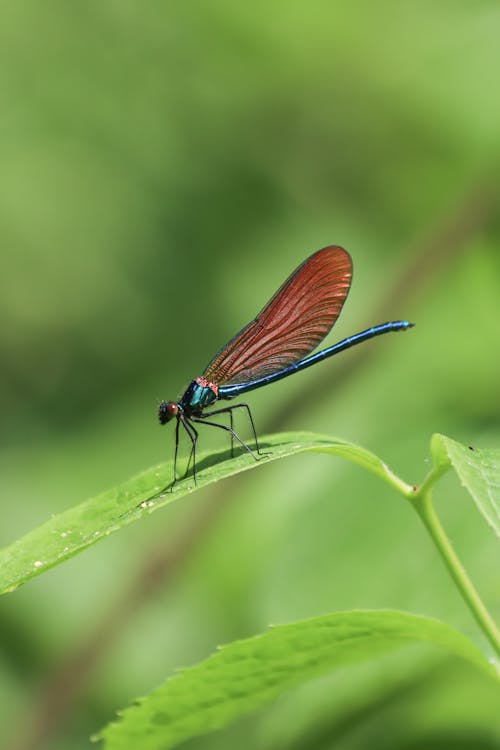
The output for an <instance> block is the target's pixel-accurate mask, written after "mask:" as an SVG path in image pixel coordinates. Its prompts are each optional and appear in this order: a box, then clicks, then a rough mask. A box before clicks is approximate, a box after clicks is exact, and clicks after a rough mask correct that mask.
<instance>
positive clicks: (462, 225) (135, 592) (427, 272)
mask: <svg viewBox="0 0 500 750" xmlns="http://www.w3.org/2000/svg"><path fill="white" fill-rule="evenodd" d="M495 198H496V183H495V181H494V180H493V179H485V180H483V182H481V183H479V184H476V185H475V186H474V187H473V188H472V189H471V190H469V192H468V193H467V194H466V195H465V196H463V197H462V199H461V201H460V202H459V203H458V205H456V206H455V207H454V209H453V210H451V211H450V212H449V213H448V214H446V215H445V216H444V217H442V218H441V220H440V221H439V223H438V224H437V225H436V226H435V228H434V229H433V230H432V231H430V232H429V234H428V237H427V238H426V239H424V240H423V241H422V242H420V243H419V244H418V245H417V247H416V248H415V249H414V251H413V252H412V253H410V256H411V258H412V259H413V261H412V262H411V263H410V264H409V265H408V266H407V267H406V268H405V269H404V270H403V272H402V274H401V276H400V277H399V278H398V279H396V281H395V283H394V284H393V286H392V288H390V289H389V290H388V291H387V294H386V296H385V299H384V301H383V303H382V304H381V305H380V306H379V307H377V308H376V309H375V310H374V312H373V315H374V319H376V320H378V319H380V320H382V319H385V318H386V317H387V315H388V313H387V311H388V309H389V305H390V308H391V310H394V309H398V307H403V304H402V303H403V302H404V303H405V306H407V304H408V303H409V302H412V301H414V300H416V299H418V298H419V297H421V296H422V295H423V294H424V293H425V290H426V287H427V286H428V285H429V284H431V283H435V282H436V279H437V278H438V277H439V275H440V274H441V273H442V272H443V271H444V269H447V268H449V267H450V266H451V264H452V263H454V262H456V261H457V259H458V257H459V256H460V254H462V253H463V252H465V251H466V249H467V245H468V242H469V241H470V240H471V238H472V237H474V236H475V235H477V234H478V233H479V232H480V231H481V230H482V229H483V228H484V227H485V226H486V225H487V223H488V221H489V220H490V219H491V217H492V215H493V210H494V206H495ZM400 303H401V304H400ZM376 351H377V349H376V347H361V349H360V351H359V352H356V353H353V355H351V356H350V357H348V358H345V359H341V360H340V362H339V365H338V367H337V370H336V376H335V388H336V391H337V392H339V389H340V385H341V384H342V383H343V382H346V380H347V379H348V378H349V377H350V376H351V373H352V371H353V370H355V369H356V368H358V367H359V366H360V364H361V362H363V364H364V363H365V362H366V360H367V359H368V358H373V357H375V356H376V354H375V352H376ZM326 370H327V368H324V369H323V370H322V369H321V368H318V370H317V374H314V375H313V374H311V375H310V376H309V377H310V378H311V377H313V378H314V377H315V378H316V381H315V384H314V381H313V384H312V387H311V382H310V381H309V383H308V387H307V389H304V392H303V393H302V396H301V398H300V399H297V398H295V400H294V408H293V410H292V409H291V408H290V404H289V403H286V404H283V406H282V408H281V410H280V411H278V412H276V413H275V414H274V415H273V417H272V418H271V420H269V421H268V423H267V425H266V428H267V430H270V431H272V430H273V429H275V427H277V426H279V428H280V429H282V428H283V425H284V424H286V423H287V420H289V419H290V415H291V414H292V412H293V419H294V420H296V419H297V414H298V410H299V409H300V410H301V411H307V409H308V408H310V405H311V399H312V396H311V394H314V393H315V392H316V391H317V390H318V389H319V390H321V389H322V388H323V387H324V386H326V385H327V384H329V382H330V380H331V375H330V374H329V373H328V372H327V371H326ZM323 373H324V374H323ZM234 481H237V480H234ZM207 494H208V497H207ZM233 496H234V493H233V491H232V482H226V483H225V484H224V485H223V486H222V489H221V486H220V485H219V486H218V487H217V490H216V491H215V490H211V491H210V490H205V504H204V505H202V506H197V508H196V511H195V512H194V514H193V516H192V517H191V518H190V519H188V520H187V525H186V527H185V528H184V530H183V531H180V532H179V533H178V534H177V536H176V538H175V540H171V542H170V546H168V545H165V544H164V543H162V544H161V546H159V547H158V548H157V549H155V550H153V552H152V553H151V555H150V556H149V558H148V559H147V560H145V561H144V563H143V565H142V567H141V568H140V569H139V571H138V574H137V576H136V578H135V579H134V581H133V582H132V583H131V584H130V586H129V588H128V589H127V590H126V591H125V592H124V593H123V594H122V596H121V597H120V598H119V599H118V600H117V601H116V602H115V603H114V604H113V605H112V606H111V608H110V610H109V611H108V613H107V614H106V615H105V616H104V617H103V618H102V620H101V622H100V623H99V624H98V625H97V627H96V628H94V630H92V632H91V633H90V634H89V635H88V636H87V637H86V639H85V640H84V641H83V643H81V644H79V645H77V646H76V647H75V649H74V651H73V653H71V654H69V655H68V656H67V657H66V658H65V660H64V661H63V662H62V664H60V665H59V666H58V667H57V668H56V670H55V671H54V672H53V673H52V674H50V675H48V676H47V678H46V679H45V681H44V683H43V684H42V685H41V686H40V688H39V696H38V699H37V700H36V703H35V705H34V707H33V711H32V715H31V717H30V718H29V719H28V720H27V721H26V723H25V726H24V727H23V731H22V734H20V736H18V738H17V741H16V742H14V743H13V744H12V745H11V750H41V747H42V743H43V742H45V741H47V740H48V739H49V737H50V735H51V734H53V733H54V732H56V731H57V729H58V728H59V727H60V725H61V724H63V722H64V720H65V719H66V718H67V716H68V715H69V714H70V713H71V711H72V710H73V708H74V706H75V704H76V702H77V700H78V699H79V697H80V696H81V695H82V693H84V691H85V688H86V686H87V684H88V683H89V681H90V679H91V677H92V675H93V673H94V672H95V670H96V669H97V668H98V666H99V665H100V663H101V662H102V661H103V660H104V659H105V657H106V654H107V652H108V650H109V648H110V645H111V644H112V642H113V640H114V639H115V638H116V635H117V633H118V632H119V631H120V630H121V629H123V628H124V627H129V626H130V621H131V619H132V617H133V616H134V614H136V613H137V611H138V609H139V607H141V606H142V605H144V604H145V602H146V601H147V600H148V599H149V598H150V597H151V596H152V595H153V594H154V592H155V590H156V589H157V588H158V587H159V586H160V585H161V586H162V587H163V589H165V586H166V585H167V584H168V583H169V582H170V581H172V580H173V579H174V577H175V575H176V573H177V571H178V570H179V569H181V568H182V566H183V564H184V563H185V562H186V560H187V559H189V556H190V554H191V553H192V551H193V550H195V549H196V548H197V546H198V544H199V543H200V542H201V540H202V539H203V538H204V537H205V536H206V534H207V532H208V531H209V529H210V528H211V527H213V526H214V524H215V523H216V521H217V519H218V517H219V515H220V514H221V513H222V512H223V510H224V509H225V507H226V505H228V504H229V502H230V501H231V500H232V498H233Z"/></svg>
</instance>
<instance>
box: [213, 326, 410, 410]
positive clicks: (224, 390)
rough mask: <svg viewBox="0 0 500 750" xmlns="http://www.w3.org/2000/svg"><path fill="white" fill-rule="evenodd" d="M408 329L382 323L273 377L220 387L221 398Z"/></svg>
mask: <svg viewBox="0 0 500 750" xmlns="http://www.w3.org/2000/svg"><path fill="white" fill-rule="evenodd" d="M407 328H413V323H408V321H407V320H396V321H392V322H389V323H382V324H381V325H378V326H372V328H367V329H366V331H361V333H356V334H354V336H349V337H348V338H346V339H342V341H339V342H338V343H337V344H333V346H329V347H328V348H327V349H322V350H321V351H320V352H316V354H311V355H310V356H309V357H306V358H305V359H301V360H300V362H295V363H294V364H293V365H289V366H288V367H285V369H284V370H279V371H278V372H273V373H272V374H271V375H265V376H264V377H262V378H257V380H250V381H248V383H237V384H235V385H220V386H219V398H222V399H230V398H236V396H239V395H241V394H242V393H247V392H248V391H253V390H255V388H261V387H262V386H263V385H267V384H268V383H274V382H275V381H276V380H281V379H282V378H287V377H288V376H289V375H292V373H294V372H299V371H300V370H305V369H306V367H311V365H314V364H316V362H321V360H322V359H326V358H327V357H332V356H333V355H334V354H338V352H343V351H344V349H349V348H350V347H351V346H354V345H355V344H360V343H361V342H362V341H367V339H371V338H373V337H374V336H380V335H382V334H383V333H389V332H390V331H403V330H405V329H407Z"/></svg>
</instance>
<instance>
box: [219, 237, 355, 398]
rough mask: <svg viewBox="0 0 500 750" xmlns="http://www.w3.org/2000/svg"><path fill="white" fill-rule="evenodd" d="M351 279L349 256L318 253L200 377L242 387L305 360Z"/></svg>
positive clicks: (334, 250)
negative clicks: (239, 384) (238, 384)
mask: <svg viewBox="0 0 500 750" xmlns="http://www.w3.org/2000/svg"><path fill="white" fill-rule="evenodd" d="M351 278H352V263H351V258H350V256H349V253H347V252H346V251H345V250H344V249H343V248H341V247H337V246H335V245H332V246H330V247H324V248H323V249H322V250H318V251H317V252H316V253H314V254H313V255H311V256H310V257H309V258H307V260H305V261H304V262H303V263H302V265H300V266H299V267H298V268H297V269H296V270H295V271H294V272H293V273H292V275H291V276H290V277H289V278H288V279H287V280H286V281H285V283H284V284H283V285H282V286H281V287H280V288H279V289H278V291H277V292H276V294H275V295H274V296H273V297H272V298H271V300H270V301H269V302H268V303H267V305H266V306H265V307H264V308H263V310H261V312H260V313H259V314H258V315H257V317H256V318H255V320H252V321H251V322H250V323H249V324H248V325H246V326H245V327H244V328H242V329H241V331H240V332H239V333H237V334H236V336H234V337H233V338H232V339H231V341H229V343H228V344H226V346H225V347H223V349H221V350H220V352H219V353H218V354H216V356H215V357H214V358H213V360H212V361H211V362H210V364H209V365H208V367H207V368H206V370H205V372H204V375H205V377H206V378H207V379H208V380H211V381H214V382H216V383H218V384H219V385H222V384H225V383H245V382H248V381H250V380H255V379H256V378H260V377H264V376H265V375H270V374H271V373H273V372H278V370H282V369H283V368H285V367H287V366H288V365H291V364H293V363H294V362H298V361H299V360H300V359H303V358H304V357H306V356H307V355H308V354H309V353H310V352H312V351H313V349H315V348H316V347H317V345H318V344H319V342H320V341H322V339H324V337H325V336H326V334H327V333H328V332H329V331H330V329H331V327H332V326H333V324H334V323H335V321H336V320H337V318H338V316H339V314H340V311H341V310H342V305H343V304H344V301H345V298H346V297H347V294H348V292H349V287H350V285H351Z"/></svg>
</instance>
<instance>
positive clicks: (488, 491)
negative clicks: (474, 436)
mask: <svg viewBox="0 0 500 750" xmlns="http://www.w3.org/2000/svg"><path fill="white" fill-rule="evenodd" d="M431 452H432V457H433V459H434V462H435V464H441V465H442V464H443V462H445V461H446V460H447V461H448V465H449V464H451V465H452V466H453V468H454V469H455V471H456V472H457V474H458V476H459V479H460V481H461V482H462V484H463V485H464V487H465V488H466V489H467V490H468V491H469V492H470V494H471V495H472V498H473V500H474V502H475V503H476V505H477V507H478V509H479V511H480V513H482V515H483V516H484V518H485V519H486V522H487V523H488V524H489V525H490V526H491V527H492V529H493V530H494V531H495V532H496V534H497V536H500V450H483V449H480V448H475V447H474V446H472V445H471V446H469V447H466V446H465V445H462V444H461V443H457V441H456V440H452V439H451V438H449V437H446V436H445V435H433V437H432V442H431Z"/></svg>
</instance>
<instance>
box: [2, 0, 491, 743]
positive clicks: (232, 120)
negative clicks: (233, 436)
mask: <svg viewBox="0 0 500 750" xmlns="http://www.w3.org/2000/svg"><path fill="white" fill-rule="evenodd" d="M0 16H1V20H0V102H1V119H0V165H1V168H0V252H1V274H0V369H1V384H0V408H1V425H0V428H1V433H2V447H1V454H0V488H1V498H2V499H1V503H2V505H1V508H2V511H1V515H2V521H1V524H0V542H1V543H2V544H8V543H10V542H11V541H13V540H14V539H16V538H17V537H18V536H20V535H21V534H23V533H25V532H27V531H28V530H29V529H31V528H32V527H34V526H35V525H37V524H39V523H42V522H43V521H44V520H45V519H47V518H48V517H50V515H51V514H53V513H57V512H59V511H62V510H64V509H65V508H68V507H70V506H72V505H73V504H75V503H77V502H79V501H82V500H84V499H86V498H87V497H89V496H92V495H93V494H95V493H97V492H99V491H101V490H103V489H106V488H108V487H111V486H113V485H115V484H116V483H118V482H120V481H121V480H123V479H125V478H128V477H129V476H130V475H132V474H133V473H134V472H136V471H139V470H141V469H143V468H145V467H147V466H149V465H151V464H153V463H155V462H157V461H159V460H163V459H164V458H165V457H167V456H169V455H170V452H171V450H172V445H173V430H171V429H170V430H169V429H168V428H162V429H160V427H159V426H158V424H157V421H156V416H155V411H156V406H157V402H158V400H159V399H161V398H166V399H171V398H175V397H176V396H177V395H179V394H180V393H181V392H182V390H183V387H184V386H185V385H186V384H187V383H188V382H189V380H190V379H191V378H192V377H193V376H196V375H198V374H200V372H201V370H202V368H203V367H204V366H205V364H206V363H207V362H208V360H209V359H210V358H211V357H212V355H213V354H214V353H215V351H217V349H218V348H219V347H220V346H221V345H222V344H223V343H224V342H225V341H226V340H227V339H228V338H229V337H230V336H231V335H233V334H234V333H235V331H236V330H238V329H239V328H240V327H241V326H242V325H243V324H245V323H246V322H247V321H248V320H249V319H250V317H252V316H253V315H254V314H255V313H256V312H257V311H258V310H259V309H260V307H261V306H262V305H263V304H264V303H265V302H266V300H267V298H268V297H269V296H270V294H271V293H273V292H274V291H275V289H276V288H277V287H278V285H279V284H280V283H281V282H282V281H283V280H284V278H285V277H286V276H287V275H288V274H289V273H290V272H291V271H292V270H293V268H295V266H296V265H298V263H300V262H301V261H302V260H303V259H304V258H305V257H306V256H307V255H309V254H310V253H311V252H313V251H314V250H316V249H318V248H320V247H322V246H324V245H327V244H331V243H337V244H342V245H344V246H345V247H346V248H348V249H349V251H350V252H351V254H352V256H353V259H354V268H355V272H354V282H353V288H352V291H351V294H350V296H349V299H348V301H347V303H346V305H345V307H344V311H343V314H342V317H341V320H339V322H338V324H337V326H336V329H335V334H332V335H331V336H330V338H329V339H328V342H329V343H333V341H334V340H337V339H339V338H341V337H343V336H345V335H348V334H350V333H353V332H355V331H357V330H360V329H362V328H364V327H367V326H369V325H371V324H374V323H380V322H383V321H385V320H388V319H397V318H400V317H404V318H408V319H411V320H413V321H415V322H416V324H417V325H416V327H415V328H414V329H413V330H412V331H411V332H409V333H407V334H398V335H397V336H388V337H384V338H383V339H379V340H377V341H373V342H369V343H367V344H365V345H363V347H360V349H359V350H358V351H355V350H352V351H350V352H346V353H344V354H342V355H340V356H339V358H338V359H335V360H331V361H329V362H328V363H324V364H323V365H318V367H317V368H314V370H310V371H308V372H307V373H303V374H301V375H299V376H297V377H296V378H291V379H289V380H287V381H284V382H282V383H280V384H279V385H274V386H270V387H269V388H267V389H264V390H262V391H258V392H256V393H255V394H252V395H251V397H250V398H249V400H250V402H251V405H252V408H253V412H254V416H255V420H256V423H257V426H258V429H259V431H260V432H261V433H265V432H266V431H275V430H285V429H304V430H315V431H319V432H326V433H329V434H332V435H337V436H340V437H343V438H345V439H349V440H352V441H355V442H359V443H360V444H362V445H364V446H365V447H367V448H369V449H370V450H372V451H373V452H375V453H377V454H378V455H380V456H381V457H382V458H383V459H384V460H386V461H387V462H388V463H389V465H390V466H391V467H392V468H393V469H394V470H396V471H397V472H398V473H400V474H401V475H402V476H403V478H405V479H406V480H407V481H409V482H415V483H417V482H419V481H421V479H422V478H423V476H424V474H425V473H426V472H427V470H428V469H429V466H430V465H429V459H428V444H429V439H430V436H431V434H432V433H433V432H437V431H438V432H443V433H445V434H448V435H450V436H452V437H454V438H456V439H458V440H460V441H462V442H464V443H466V444H470V443H472V444H474V445H477V446H481V447H493V446H498V445H499V442H500V427H499V416H500V395H499V394H500V390H499V386H498V384H499V364H500V361H499V347H498V344H499V336H500V310H499V300H500V250H499V248H500V222H499V214H498V211H497V199H498V187H499V179H498V178H499V161H498V147H499V132H500V97H499V96H498V79H499V64H500V46H499V44H498V39H499V37H500V8H499V7H498V4H497V3H496V2H491V1H488V0H480V1H479V2H476V3H466V2H459V1H456V2H432V3H431V2H428V1H426V0H420V1H419V2H408V3H397V2H386V1H382V2H377V3H370V2H359V3H358V2H355V3H338V2H334V3H332V2H316V1H313V2H311V3H288V2H281V1H278V2H274V3H264V2H259V1H257V2H256V3H249V4H243V3H232V2H229V1H228V0H217V1H215V2H210V3H203V2H196V1H195V2H191V3H175V2H174V3H162V2H152V3H148V4H146V5H144V4H141V3H137V2H131V1H124V2H116V1H113V0H107V1H105V2H87V3H84V4H81V3H80V4H74V3H71V4H70V3H64V2H57V1H56V0H49V2H45V3H36V2H34V1H30V0H28V1H27V2H23V3H10V4H8V5H5V6H4V7H3V8H2V10H1V12H0ZM241 429H242V433H243V434H246V433H245V430H246V429H247V428H246V425H245V424H244V423H243V424H241ZM202 441H203V442H202V445H203V447H205V448H210V447H214V448H216V447H221V446H222V445H226V443H225V442H224V440H223V439H222V438H220V437H219V436H215V435H211V434H210V433H209V431H208V430H207V431H205V432H204V433H203V435H202ZM437 502H438V509H439V513H440V515H441V516H442V518H443V521H444V523H445V525H446V527H447V529H448V531H449V533H450V535H451V537H452V539H453V541H454V543H455V544H456V547H457V549H458V551H459V554H460V556H461V557H462V559H463V560H464V562H465V564H466V566H467V568H468V570H469V572H470V574H471V576H472V577H473V579H474V580H475V581H476V583H477V585H478V588H479V590H480V593H481V594H482V596H483V597H484V599H485V600H486V602H487V603H488V605H489V607H490V608H491V611H492V612H493V614H494V615H495V616H496V617H497V618H498V617H499V616H500V583H499V573H498V571H499V565H498V552H497V548H496V545H495V540H494V539H493V536H492V534H491V533H490V531H489V530H488V529H487V527H486V526H485V524H484V523H483V521H482V520H481V519H480V518H479V517H478V516H477V514H476V512H475V511H474V509H473V508H472V505H471V503H470V500H469V499H468V497H467V495H466V493H465V492H464V491H463V490H462V488H461V487H460V486H459V484H458V482H457V481H456V480H455V479H454V478H453V477H452V476H450V477H447V478H446V479H445V480H444V481H443V482H441V484H440V486H439V491H438V497H437ZM356 607H359V608H366V607H380V608H385V607H397V608H402V609H406V610H410V611H414V612H419V613H425V614H428V615H433V616H436V617H440V618H442V619H444V620H446V621H447V622H449V623H451V624H454V625H455V626H456V627H458V628H460V629H461V630H462V631H463V632H465V633H467V634H468V635H470V637H472V638H473V639H474V640H476V641H477V642H481V637H480V635H479V634H478V631H477V629H476V627H475V625H474V623H473V621H472V619H471V617H470V615H469V614H468V612H467V610H466V609H465V606H464V604H463V602H462V601H461V599H460V598H459V596H458V594H457V593H456V591H455V589H454V587H453V586H452V584H451V582H450V580H449V578H448V575H447V573H446V571H445V570H444V569H443V567H442V565H441V563H440V561H439V559H438V557H437V554H436V552H435V550H434V549H433V547H432V546H431V544H430V542H429V540H428V539H427V538H426V536H425V533H424V531H423V529H422V528H421V527H420V525H419V522H418V520H417V518H416V517H415V516H414V514H412V512H411V510H410V509H409V508H408V507H406V506H405V504H404V503H403V502H402V501H401V499H400V498H398V497H397V496H396V495H395V494H391V491H390V490H389V489H388V488H387V487H386V486H385V485H383V484H382V483H380V482H377V480H376V479H375V478H374V477H373V476H370V475H367V474H364V473H362V472H361V470H359V469H358V468H356V467H355V466H353V465H351V464H347V463H344V462H342V461H340V460H332V459H331V458H328V457H326V456H314V455H309V456H301V457H297V458H295V459H293V460H289V461H288V462H286V463H285V462H277V463H275V464H273V465H269V466H262V467H259V469H258V470H257V471H254V472H250V473H245V474H243V475H241V476H240V477H237V478H235V479H233V480H230V481H227V482H225V483H219V485H218V486H217V487H216V488H215V489H212V490H208V489H207V490H205V491H202V492H199V493H195V494H194V495H193V496H192V497H190V498H188V499H185V500H183V501H182V502H181V503H179V504H178V505H177V506H176V505H174V506H172V507H170V508H168V509H166V510H165V511H162V512H160V513H156V514H154V515H153V516H151V517H150V518H147V519H145V520H143V521H141V523H138V524H134V525H133V526H132V527H128V528H126V529H124V530H122V532H121V533H120V534H116V535H115V536H114V537H112V538H109V539H107V540H106V541H105V542H103V543H102V544H99V545H97V546H95V547H94V548H92V549H90V550H89V551H87V552H85V554H82V555H79V556H78V557H76V558H74V559H73V560H71V561H69V562H68V563H66V564H65V565H63V566H60V567H58V568H56V569H54V570H53V571H51V572H49V573H47V574H45V575H43V576H41V577H40V578H39V579H37V580H34V581H33V582H31V583H29V585H27V586H25V587H24V588H22V589H21V590H19V591H17V592H16V593H15V594H11V595H9V596H7V597H4V598H3V599H2V600H1V601H0V664H1V669H0V705H1V706H2V715H3V717H4V718H2V720H1V726H0V735H4V736H3V738H2V739H0V745H1V746H2V748H3V747H5V748H7V747H9V748H16V750H31V749H32V748H36V750H38V749H39V748H54V749H55V750H63V748H64V749H65V748H69V747H71V748H72V749H73V750H79V748H87V747H89V740H88V737H89V735H90V734H91V733H92V732H94V731H96V730H97V729H98V728H99V727H100V726H102V725H103V724H105V723H106V722H107V721H108V720H109V719H110V718H111V717H112V716H113V715H114V711H115V710H116V709H118V708H119V707H122V706H124V705H126V704H127V703H128V702H129V701H130V700H131V699H133V698H134V697H135V696H137V695H141V694H144V693H147V692H149V690H151V689H152V688H153V687H154V686H156V685H157V684H158V683H160V682H161V681H163V679H164V678H165V677H166V676H167V675H169V674H171V673H172V671H173V670H174V669H175V668H176V667H179V666H185V665H189V664H192V663H195V662H196V661H197V660H200V659H203V658H204V657H206V656H207V655H208V654H209V653H210V652H211V651H212V650H213V649H214V647H215V646H216V645H217V644H220V643H224V642H228V641H230V640H232V639H234V638H238V637H245V636H248V635H251V634H255V633H257V632H262V631H263V630H264V629H265V628H266V626H267V625H268V624H269V623H277V622H287V621H292V620H296V619H300V618H303V617H308V616H312V615H317V614H321V613H326V612H331V611H334V610H341V609H349V608H356ZM483 645H484V644H483ZM497 701H498V695H497V694H496V693H495V692H494V690H493V688H492V686H491V685H490V684H489V683H488V682H487V680H486V679H485V678H483V677H482V676H481V675H478V674H476V673H475V672H474V671H473V670H472V669H471V668H469V667H467V666H466V665H463V664H461V663H459V662H457V661H456V660H451V659H450V660H448V659H445V658H444V657H443V655H442V654H436V652H433V651H431V650H430V649H428V650H427V649H415V650H413V651H409V652H404V653H399V654H397V655H396V656H393V657H391V658H388V659H385V660H383V661H379V662H377V663H376V664H373V665H368V666H364V667H359V668H356V669H353V670H346V671H345V672H344V673H342V674H340V675H337V676H336V677H335V678H328V679H324V680H318V681H316V682H314V683H313V684H311V685H309V686H307V688H305V689H302V690H298V691H296V692H294V693H292V694H290V695H287V696H284V697H283V698H282V699H281V700H280V701H278V702H277V703H276V704H275V705H274V706H273V707H272V708H270V709H266V710H265V711H261V712H260V713H258V714H257V715H255V716H253V717H251V718H250V719H249V720H244V721H241V722H239V723H237V724H236V725H235V726H234V727H232V728H231V729H230V730H228V731H225V732H220V733H217V734H214V735H212V736H210V737H207V738H201V739H199V740H196V741H193V742H191V743H188V745H186V747H189V748H193V749H194V748H196V749H198V748H200V749H201V748H203V749H205V748H209V749H212V748H222V749H223V750H224V748H233V747H235V746H236V745H239V746H240V747H245V748H257V749H258V750H270V748H273V749H275V748H277V749H278V750H281V749H283V750H284V749H285V748H287V749H288V748H292V749H293V750H299V749H302V748H308V749H309V750H311V749H313V750H314V749H316V748H318V750H319V749H326V748H331V747H335V748H336V749H338V748H341V749H342V750H344V748H346V749H347V748H364V747H370V748H374V747H383V748H416V747H422V746H425V747H426V748H431V747H437V748H454V750H456V748H469V747H470V748H475V749H476V748H494V747H495V748H498V747H500V726H499V721H498V704H497Z"/></svg>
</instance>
